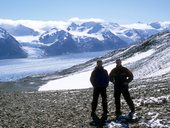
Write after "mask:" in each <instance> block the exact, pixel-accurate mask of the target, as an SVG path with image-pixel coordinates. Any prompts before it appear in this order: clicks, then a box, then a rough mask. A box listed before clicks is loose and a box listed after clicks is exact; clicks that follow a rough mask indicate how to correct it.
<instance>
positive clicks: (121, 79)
mask: <svg viewBox="0 0 170 128" xmlns="http://www.w3.org/2000/svg"><path fill="white" fill-rule="evenodd" d="M109 79H110V81H111V82H113V83H114V85H115V86H119V87H121V85H128V83H129V82H131V81H132V80H133V74H132V72H131V71H129V70H128V69H127V68H125V67H123V66H116V68H114V69H113V70H112V71H111V72H110V74H109Z"/></svg>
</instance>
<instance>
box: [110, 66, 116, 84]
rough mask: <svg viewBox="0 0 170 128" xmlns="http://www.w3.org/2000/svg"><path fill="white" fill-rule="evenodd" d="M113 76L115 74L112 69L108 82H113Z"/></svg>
mask: <svg viewBox="0 0 170 128" xmlns="http://www.w3.org/2000/svg"><path fill="white" fill-rule="evenodd" d="M114 76H115V72H114V69H112V71H111V72H110V74H109V80H110V81H111V82H112V83H114V82H115V80H114Z"/></svg>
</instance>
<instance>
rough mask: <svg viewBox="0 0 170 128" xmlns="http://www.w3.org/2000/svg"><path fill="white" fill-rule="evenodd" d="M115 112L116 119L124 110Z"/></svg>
mask: <svg viewBox="0 0 170 128" xmlns="http://www.w3.org/2000/svg"><path fill="white" fill-rule="evenodd" d="M115 114H116V119H119V117H120V116H121V115H122V112H121V111H116V112H115Z"/></svg>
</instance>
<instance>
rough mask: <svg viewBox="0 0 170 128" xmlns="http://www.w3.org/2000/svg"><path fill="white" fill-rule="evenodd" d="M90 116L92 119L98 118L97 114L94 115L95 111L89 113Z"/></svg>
mask: <svg viewBox="0 0 170 128" xmlns="http://www.w3.org/2000/svg"><path fill="white" fill-rule="evenodd" d="M91 117H92V119H93V120H95V121H96V120H98V116H97V115H96V113H91Z"/></svg>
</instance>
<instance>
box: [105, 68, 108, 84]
mask: <svg viewBox="0 0 170 128" xmlns="http://www.w3.org/2000/svg"><path fill="white" fill-rule="evenodd" d="M105 84H106V86H108V85H109V75H108V72H107V70H105Z"/></svg>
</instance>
